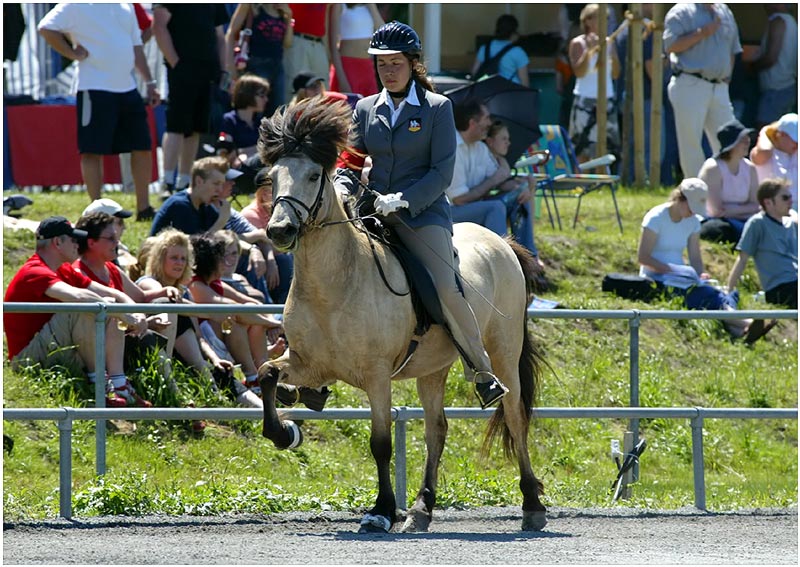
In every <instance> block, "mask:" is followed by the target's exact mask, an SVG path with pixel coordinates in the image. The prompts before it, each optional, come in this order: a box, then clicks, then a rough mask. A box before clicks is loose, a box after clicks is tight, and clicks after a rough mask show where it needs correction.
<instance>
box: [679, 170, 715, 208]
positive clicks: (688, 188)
mask: <svg viewBox="0 0 800 567" xmlns="http://www.w3.org/2000/svg"><path fill="white" fill-rule="evenodd" d="M678 188H679V189H680V190H681V193H683V196H684V197H686V202H687V203H688V204H689V210H690V211H692V213H694V214H696V215H700V216H706V200H708V185H706V182H705V181H703V180H702V179H700V178H698V177H687V178H686V179H684V180H683V181H681V184H680V185H679V186H678Z"/></svg>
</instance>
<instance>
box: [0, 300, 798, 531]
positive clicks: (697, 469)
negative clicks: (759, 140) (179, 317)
mask: <svg viewBox="0 0 800 567" xmlns="http://www.w3.org/2000/svg"><path fill="white" fill-rule="evenodd" d="M3 309H4V310H5V311H6V312H7V313H63V312H81V313H94V314H95V330H96V336H95V368H105V327H106V322H107V319H108V317H109V316H113V315H114V314H117V313H147V314H153V313H180V314H186V315H192V314H202V313H228V314H235V313H254V312H255V313H271V314H280V313H282V312H283V305H238V306H230V305H182V304H135V305H134V304H128V305H122V304H107V303H3ZM528 317H530V318H535V319H616V320H627V321H628V328H629V357H630V369H629V375H630V401H629V405H630V406H631V407H629V408H538V409H535V410H534V416H535V417H540V418H564V419H575V418H596V419H619V418H623V419H628V420H630V426H629V428H630V430H631V431H632V432H633V436H634V440H636V439H638V437H639V420H640V419H654V418H670V419H689V420H691V425H692V458H693V469H694V495H695V507H697V508H699V509H705V506H706V499H705V478H704V476H705V473H704V467H703V437H702V429H703V420H704V419H795V420H796V419H797V415H798V414H797V409H751V408H642V407H639V327H640V325H641V321H642V320H654V319H672V320H691V319H716V320H726V319H741V318H754V319H767V318H768V319H794V320H797V311H796V310H746V311H683V310H677V311H660V310H652V311H640V310H638V309H630V310H582V309H528ZM95 405H96V407H95V408H82V409H74V408H60V409H24V408H19V409H4V410H3V419H9V420H53V421H57V422H58V428H59V431H60V452H61V457H62V458H61V464H60V514H61V515H62V516H64V517H70V516H71V515H72V504H71V490H72V488H71V487H72V482H71V479H72V457H71V455H72V444H71V438H72V434H71V432H72V421H74V420H76V419H90V420H95V421H96V422H97V426H96V470H97V474H98V475H102V474H105V470H106V423H105V422H106V420H108V419H139V420H148V419H167V420H181V419H209V420H215V419H216V420H219V419H261V417H262V413H261V411H260V410H254V409H236V408H203V409H180V408H152V409H105V407H104V406H105V390H104V384H103V383H102V381H101V380H97V381H96V383H95ZM369 411H370V410H369V409H359V408H351V409H329V410H325V411H323V412H313V411H310V410H299V409H288V410H284V415H285V416H286V417H288V418H296V419H368V418H369V415H370V413H369ZM493 411H494V410H480V409H471V408H446V410H445V412H446V415H447V416H448V417H451V418H456V419H468V418H473V419H485V418H486V417H488V416H490V415H491V414H492V412H493ZM422 417H423V413H422V409H421V408H407V407H396V408H393V409H392V419H393V420H394V421H395V485H396V489H395V490H396V494H397V500H398V502H400V503H402V504H403V505H404V504H405V501H406V491H407V484H406V454H405V453H406V423H407V422H408V421H410V420H412V419H422Z"/></svg>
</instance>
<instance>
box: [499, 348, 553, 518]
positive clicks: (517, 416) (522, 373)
mask: <svg viewBox="0 0 800 567" xmlns="http://www.w3.org/2000/svg"><path fill="white" fill-rule="evenodd" d="M525 341H526V342H525V345H524V347H523V353H522V358H523V359H524V358H525V357H526V356H530V350H529V349H530V348H532V344H531V343H530V342H529V341H530V338H529V337H527V336H526V338H525ZM510 360H511V359H510V357H503V359H502V361H498V360H495V359H493V361H492V362H493V363H494V366H495V369H496V370H497V371H498V373H499V374H500V375H502V376H504V377H506V376H507V377H508V378H509V379H508V381H507V382H506V385H507V386H508V387H509V393H508V394H507V395H506V397H505V398H503V401H502V405H501V407H500V408H498V410H497V411H496V412H495V415H494V416H492V418H491V420H490V422H489V428H488V431H487V436H486V442H485V443H484V452H485V453H487V454H488V449H489V443H490V441H491V439H492V438H493V437H494V436H495V435H502V438H503V449H504V452H505V455H506V456H507V457H509V458H511V457H513V456H516V458H517V463H518V465H519V473H520V480H519V488H520V491H521V492H522V530H523V531H539V530H541V529H543V528H544V527H545V525H546V524H547V517H546V513H547V509H546V508H545V506H544V505H543V504H542V502H541V500H540V499H539V495H540V494H542V492H543V487H542V483H541V481H539V480H538V479H537V478H536V475H535V474H534V473H533V468H532V467H531V461H530V454H529V452H528V430H529V427H530V410H529V408H530V407H531V406H532V405H533V398H534V395H535V392H534V387H535V386H534V384H535V382H534V372H537V367H536V365H535V362H534V361H533V359H532V358H528V359H527V362H526V361H525V360H523V362H522V363H518V362H517V361H515V363H513V364H512V363H511V362H510Z"/></svg>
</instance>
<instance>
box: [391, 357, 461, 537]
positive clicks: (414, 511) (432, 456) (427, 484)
mask: <svg viewBox="0 0 800 567" xmlns="http://www.w3.org/2000/svg"><path fill="white" fill-rule="evenodd" d="M448 370H449V368H444V369H443V370H441V371H439V372H437V373H435V374H431V375H429V376H425V377H423V378H419V379H417V392H418V394H419V398H420V401H421V403H422V407H423V409H424V410H425V446H426V449H427V456H426V460H425V476H424V478H423V481H422V487H421V488H420V490H419V492H418V493H417V497H416V499H415V500H414V505H413V506H411V508H410V509H409V510H408V514H407V515H406V521H405V523H404V524H403V527H402V528H401V529H400V531H401V532H404V533H413V532H427V531H428V527H429V526H430V523H431V519H432V518H433V507H434V506H435V504H436V485H437V483H438V481H439V463H440V461H441V458H442V451H444V442H445V438H446V437H447V419H445V416H444V385H445V380H447V371H448Z"/></svg>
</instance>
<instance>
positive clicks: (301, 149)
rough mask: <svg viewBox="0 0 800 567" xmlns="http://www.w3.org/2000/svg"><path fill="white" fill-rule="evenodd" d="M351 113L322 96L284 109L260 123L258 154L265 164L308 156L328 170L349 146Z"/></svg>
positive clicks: (347, 107) (344, 105) (338, 103)
mask: <svg viewBox="0 0 800 567" xmlns="http://www.w3.org/2000/svg"><path fill="white" fill-rule="evenodd" d="M351 116H352V111H351V109H350V107H349V106H348V105H347V104H346V103H344V102H341V101H337V102H335V103H328V102H327V101H325V100H324V99H322V98H320V97H319V96H316V97H313V98H307V99H304V100H302V101H300V102H299V103H297V104H295V105H294V106H292V107H288V106H282V107H281V108H279V109H278V110H277V111H276V112H275V114H273V115H272V117H270V118H264V119H263V120H261V126H260V127H259V137H258V154H259V156H260V157H261V161H262V162H264V163H265V164H274V163H275V162H276V161H277V160H278V159H280V158H282V157H285V156H289V155H292V154H298V155H305V156H307V157H308V158H310V159H311V160H312V161H314V162H315V163H318V164H320V165H321V166H322V167H323V168H325V169H326V170H328V171H329V170H331V169H333V167H334V165H335V164H336V158H337V157H338V155H339V153H340V152H341V150H342V149H343V148H344V146H345V145H346V144H347V136H348V131H349V128H350V123H351Z"/></svg>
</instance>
